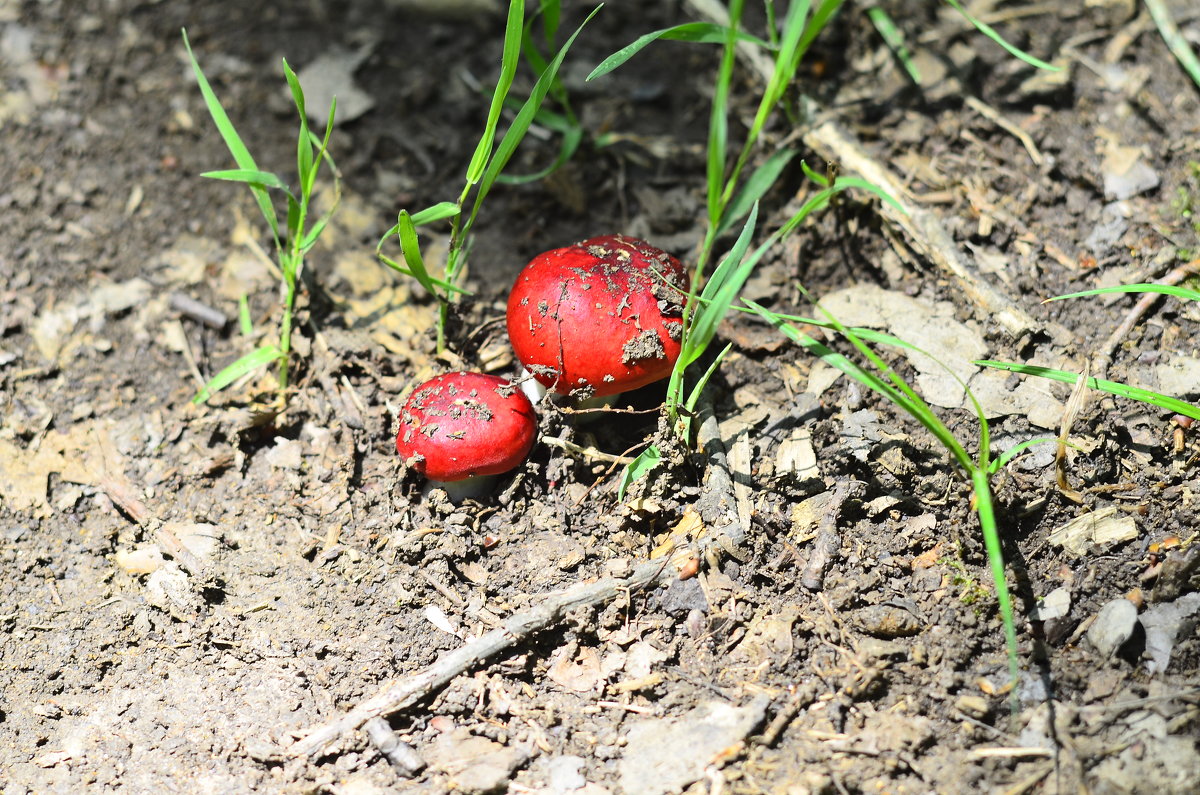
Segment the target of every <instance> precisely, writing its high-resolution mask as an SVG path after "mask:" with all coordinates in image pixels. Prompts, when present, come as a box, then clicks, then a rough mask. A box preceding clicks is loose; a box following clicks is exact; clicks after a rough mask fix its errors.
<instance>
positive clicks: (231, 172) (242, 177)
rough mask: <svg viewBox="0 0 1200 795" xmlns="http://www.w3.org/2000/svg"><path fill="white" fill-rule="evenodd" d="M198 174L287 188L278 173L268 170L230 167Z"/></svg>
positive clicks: (231, 180) (260, 186)
mask: <svg viewBox="0 0 1200 795" xmlns="http://www.w3.org/2000/svg"><path fill="white" fill-rule="evenodd" d="M200 176H202V177H207V178H208V179H223V180H226V181H227V182H243V183H245V184H247V185H249V186H251V187H259V188H277V189H279V190H283V191H287V190H288V186H287V184H285V183H284V181H283V180H282V179H280V178H279V176H278V175H276V174H272V173H271V172H270V171H255V170H250V169H244V168H230V169H225V170H223V171H205V172H202V173H201V174H200ZM289 192H290V191H289Z"/></svg>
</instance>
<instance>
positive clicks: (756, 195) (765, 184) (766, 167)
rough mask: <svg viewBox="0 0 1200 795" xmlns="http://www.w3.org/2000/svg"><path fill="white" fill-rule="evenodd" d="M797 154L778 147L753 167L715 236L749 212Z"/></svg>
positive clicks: (727, 229) (726, 210) (728, 228)
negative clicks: (757, 165)
mask: <svg viewBox="0 0 1200 795" xmlns="http://www.w3.org/2000/svg"><path fill="white" fill-rule="evenodd" d="M796 154H797V150H795V149H780V150H779V151H778V152H775V153H774V154H773V155H771V156H770V157H768V158H767V159H766V160H764V161H763V163H762V165H760V166H759V167H758V168H756V169H754V173H752V174H751V175H750V177H749V179H747V180H746V184H744V185H743V186H742V189H741V190H740V191H738V193H737V195H736V196H734V197H733V201H731V202H730V203H729V206H728V207H727V208H726V209H725V215H724V217H723V218H722V219H721V225H720V226H719V227H718V228H717V236H718V237H720V236H721V235H723V234H725V233H726V232H728V231H729V230H730V228H732V227H733V225H734V224H735V223H737V222H738V221H740V220H742V218H744V217H745V216H746V213H748V212H750V208H751V207H753V206H754V203H755V202H757V201H758V200H759V199H761V198H762V197H763V196H764V195H765V194H766V192H767V191H768V190H770V189H771V187H772V186H773V185H774V184H775V181H776V180H778V179H779V175H780V174H781V173H783V169H784V168H786V167H787V164H788V163H790V162H791V161H792V158H793V157H795V156H796Z"/></svg>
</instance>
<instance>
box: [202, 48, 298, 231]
mask: <svg viewBox="0 0 1200 795" xmlns="http://www.w3.org/2000/svg"><path fill="white" fill-rule="evenodd" d="M180 32H181V33H182V34H183V46H184V49H186V50H187V54H188V60H189V61H191V64H192V73H193V74H194V75H195V76H196V83H197V85H199V86H200V94H201V95H202V96H203V97H204V104H205V106H206V107H207V108H208V115H209V116H211V117H212V120H213V124H215V125H216V127H217V131H218V132H219V133H220V134H221V139H222V140H223V141H225V146H226V148H227V149H229V153H230V154H231V155H233V160H234V162H236V163H237V164H238V167H239V168H241V169H243V170H245V171H258V170H259V168H258V164H257V163H255V162H254V158H253V157H251V156H250V150H249V149H247V148H246V144H245V143H243V142H242V138H241V136H239V135H238V133H237V130H236V129H235V128H234V126H233V122H231V121H230V120H229V115H228V114H226V113H225V108H223V107H222V106H221V102H220V100H218V99H217V95H216V93H214V92H213V90H212V86H210V85H209V83H208V78H206V77H205V76H204V72H203V71H201V69H200V63H199V62H198V61H197V60H196V56H195V54H194V53H192V44H191V42H190V41H188V35H187V30H186V29H184V30H181V31H180ZM250 190H251V191H253V192H254V199H255V201H257V202H258V208H259V210H260V211H261V212H262V214H263V217H264V218H265V219H266V221H267V224H268V225H269V226H270V227H271V234H272V235H274V237H275V245H276V247H277V248H278V246H279V218H278V216H276V214H275V207H274V205H272V204H271V197H270V196H269V195H267V191H266V190H265V189H262V188H257V187H255V186H254V185H251V186H250Z"/></svg>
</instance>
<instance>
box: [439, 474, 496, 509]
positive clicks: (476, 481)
mask: <svg viewBox="0 0 1200 795" xmlns="http://www.w3.org/2000/svg"><path fill="white" fill-rule="evenodd" d="M498 477H499V476H498V475H473V476H472V477H469V478H466V479H464V480H427V481H425V488H423V489H421V498H422V499H426V498H428V497H429V493H430V492H431V491H433V490H434V489H441V490H442V491H444V492H446V498H447V499H449V500H450V502H451V503H453V504H454V505H458V504H459V503H461V502H463V501H464V500H477V499H479V498H480V497H486V496H487V495H488V494H490V493H491V491H492V489H493V488H495V486H496V479H497V478H498Z"/></svg>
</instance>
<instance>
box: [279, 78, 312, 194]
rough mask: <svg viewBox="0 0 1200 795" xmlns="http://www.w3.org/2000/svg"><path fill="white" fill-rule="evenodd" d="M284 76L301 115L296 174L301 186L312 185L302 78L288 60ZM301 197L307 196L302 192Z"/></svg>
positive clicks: (310, 149)
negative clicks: (289, 64)
mask: <svg viewBox="0 0 1200 795" xmlns="http://www.w3.org/2000/svg"><path fill="white" fill-rule="evenodd" d="M283 75H284V77H286V78H287V84H288V88H290V89H291V90H292V101H293V102H295V103H296V111H297V112H298V113H299V115H300V131H299V134H298V135H297V138H296V173H297V174H298V175H299V178H300V184H301V185H312V177H313V176H314V175H313V150H312V141H311V140H309V132H308V114H307V112H306V109H305V107H304V89H303V88H302V87H301V86H300V78H298V77H296V73H295V72H293V71H292V67H290V66H288V62H287V59H286V58H285V59H284V61H283ZM301 195H307V193H306V192H302V194H301Z"/></svg>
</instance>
